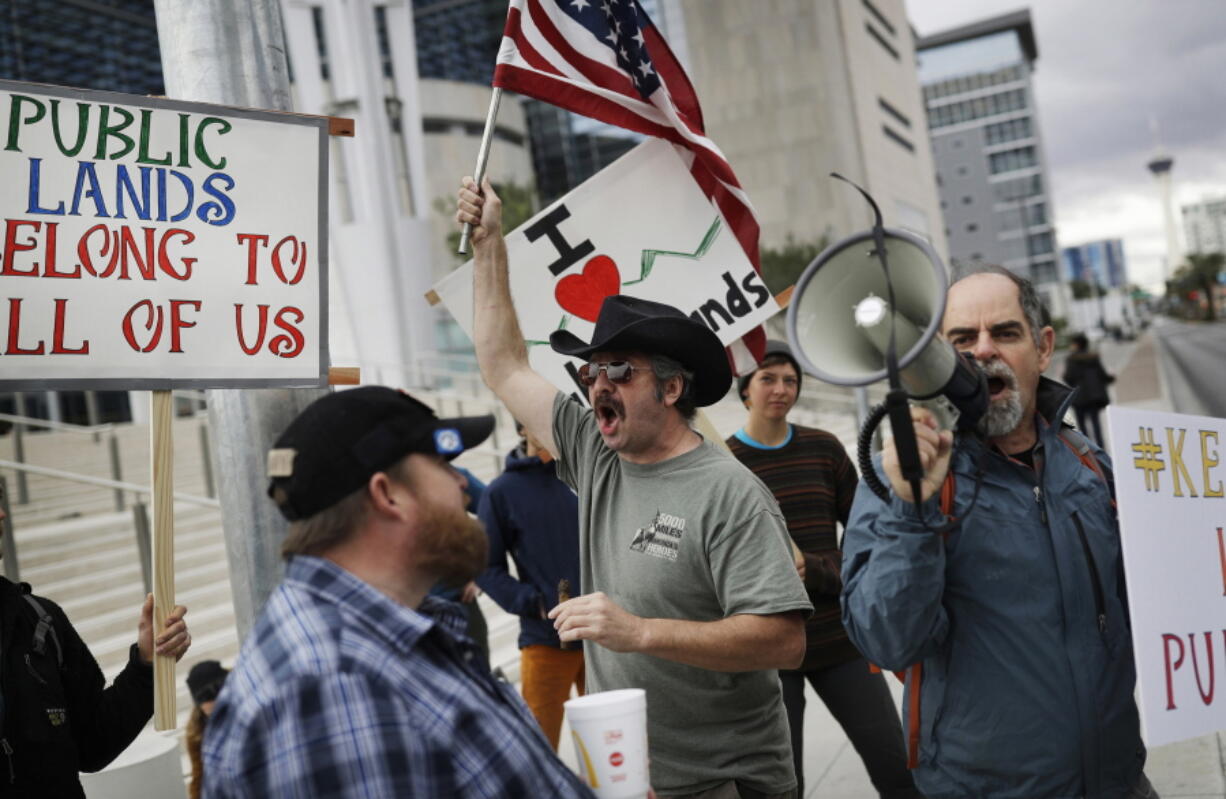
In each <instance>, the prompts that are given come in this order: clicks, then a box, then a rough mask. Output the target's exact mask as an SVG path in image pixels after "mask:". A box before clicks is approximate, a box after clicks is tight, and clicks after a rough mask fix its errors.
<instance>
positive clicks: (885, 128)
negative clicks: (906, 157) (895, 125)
mask: <svg viewBox="0 0 1226 799" xmlns="http://www.w3.org/2000/svg"><path fill="white" fill-rule="evenodd" d="M881 132H882V133H884V134H885V137H886V138H887V139H889V140H890V141H892V142H894V143H895V144H897V145H898V146H899V147H902V148H903V149H904V150H906V151H907V152H909V153H913V152H915V145H914V144H912V143H911V142H910V141H908V140H907V139H906V138H904V137H903V136H902V135H901V134H899V133H897V132H895V131H894V130H893V129H891V128H890V126H889V125H882V126H881Z"/></svg>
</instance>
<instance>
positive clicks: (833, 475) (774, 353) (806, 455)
mask: <svg viewBox="0 0 1226 799" xmlns="http://www.w3.org/2000/svg"><path fill="white" fill-rule="evenodd" d="M801 377H802V374H801V371H800V364H798V363H797V362H796V358H795V357H793V355H792V352H791V350H790V349H788V346H787V345H786V344H784V343H783V342H779V341H768V342H767V343H766V354H765V356H764V357H763V358H762V363H761V364H759V365H758V368H757V369H756V370H755V371H753V372H751V373H749V374H748V375H745V376H743V377H741V378H740V379H739V380H738V383H737V389H738V391H739V392H740V395H741V400H742V401H743V402H744V403H745V407H746V408H748V409H749V418H748V419H747V420H746V422H745V426H744V427H742V428H741V429H740V430H738V431H737V432H736V433H735V434H734V435H733V436H732V437H730V438H729V439H728V447H729V448H730V449H731V450H732V454H733V455H735V456H736V458H737V460H739V461H740V462H741V463H743V464H745V465H746V466H748V467H749V469H750V470H751V471H752V472H753V473H754V474H756V475H757V476H758V478H759V479H761V480H762V482H763V483H766V487H767V488H769V489H770V490H771V493H773V494H774V495H775V499H776V500H777V501H778V502H779V508H780V510H782V511H783V516H784V519H785V520H786V521H787V525H788V533H789V534H790V535H791V536H792V541H793V543H795V544H796V546H797V547H799V548H800V551H801V553H802V554H803V556H804V559H805V570H804V574H803V579H804V583H805V589H806V590H807V591H808V592H809V601H810V602H812V603H813V615H812V616H810V617H809V619H808V620H807V621H806V622H805V641H806V646H805V659H804V661H803V662H802V663H801V664H800V668H798V669H780V670H779V680H780V683H781V684H782V687H783V704H784V707H785V708H787V714H788V724H789V726H790V728H791V734H792V761H793V763H794V764H795V766H796V780H797V782H798V783H799V789H798V793H799V795H800V796H804V795H805V794H804V787H805V777H804V723H805V683H806V682H808V683H809V684H810V685H812V686H813V690H814V691H816V692H817V695H818V697H819V698H820V699H821V700H822V702H824V703H825V705H826V707H827V708H828V709H829V710H830V713H831V715H833V716H834V719H835V721H837V722H838V723H839V725H840V726H842V728H843V730H844V732H846V733H847V737H848V739H849V740H850V741H851V744H852V746H854V747H855V749H856V753H857V754H859V755H860V759H861V760H863V761H864V767H865V768H866V769H867V770H868V776H869V779H871V780H872V782H873V787H874V788H876V789H877V792H878V794H880V795H881V796H883V797H887V798H890V799H892V798H893V797H917V796H919V793H918V792H917V791H916V790H915V783H914V781H913V780H912V779H911V774H910V772H909V771H907V754H906V750H905V748H904V746H903V737H902V724H901V722H900V721H899V720H898V710H897V708H895V707H894V699H893V697H892V696H890V689H889V687H888V686H887V685H886V681H885V677H884V676H883V675H882V674H881V673H880V672H878V673H872V672H871V671H870V669H869V665H868V661H866V660H865V659H864V656H863V655H861V654H860V652H859V651H858V650H857V649H856V647H855V646H854V645H853V644H852V643H851V641H850V640H848V638H847V631H846V630H844V629H843V621H842V618H841V612H840V609H839V592H840V591H842V589H843V579H842V577H841V576H840V574H839V572H840V569H841V567H842V562H843V556H842V552H841V551H840V549H839V538H838V526H839V524H840V523H842V524H843V525H846V524H847V517H848V515H849V514H850V512H851V503H852V499H853V498H854V497H855V494H856V485H857V482H858V481H857V479H856V467H855V466H853V465H852V463H851V459H850V458H848V457H847V452H846V450H844V449H843V445H842V444H841V443H839V440H838V439H837V438H835V437H834V436H833V435H831V434H830V433H828V432H826V431H825V430H818V429H815V428H810V427H801V426H800V425H797V424H792V423H790V422H789V421H788V413H789V412H790V411H791V410H792V406H794V405H795V404H796V400H797V399H798V398H799V397H800V381H801Z"/></svg>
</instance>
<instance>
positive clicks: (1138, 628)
mask: <svg viewBox="0 0 1226 799" xmlns="http://www.w3.org/2000/svg"><path fill="white" fill-rule="evenodd" d="M1107 421H1108V425H1109V427H1110V430H1111V445H1112V452H1113V453H1114V457H1113V461H1114V464H1113V465H1114V467H1115V491H1116V501H1117V502H1118V503H1119V516H1120V537H1121V540H1122V543H1123V547H1124V572H1125V574H1126V576H1127V581H1128V607H1129V616H1130V617H1131V619H1132V645H1133V651H1134V653H1135V656H1136V663H1137V686H1138V689H1139V691H1138V694H1139V696H1138V699H1139V704H1140V709H1141V722H1142V728H1143V730H1144V732H1145V739H1146V741H1147V743H1149V745H1150V746H1160V745H1162V744H1167V743H1173V742H1175V741H1179V740H1183V739H1185V738H1192V737H1195V736H1199V735H1204V734H1206V733H1210V732H1215V731H1218V730H1226V532H1224V530H1226V464H1224V463H1223V461H1224V458H1223V452H1222V446H1223V443H1226V419H1216V418H1212V417H1208V416H1186V415H1183V414H1174V413H1162V412H1159V411H1146V410H1138V409H1134V408H1119V407H1116V406H1114V405H1112V406H1110V407H1109V408H1108V409H1107ZM1121 656H1126V653H1125V654H1123V655H1121Z"/></svg>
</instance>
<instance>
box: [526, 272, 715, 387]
mask: <svg viewBox="0 0 1226 799" xmlns="http://www.w3.org/2000/svg"><path fill="white" fill-rule="evenodd" d="M549 346H551V347H553V349H554V352H559V353H561V354H563V355H569V356H571V357H573V358H582V359H584V360H587V359H589V358H591V357H592V354H593V353H596V352H642V353H645V354H647V355H667V356H668V357H669V358H672V359H673V360H675V361H677V362H678V363H680V364H681V365H682V366H684V367H685V368H686V369H689V370H690V371H691V372H693V373H694V381H693V386H692V387H691V393H690V396H691V397H692V398H693V400H694V404H695V405H697V406H699V407H701V406H704V405H713V404H715V403H716V402H719V400H720V399H722V398H723V396H724V394H725V393H727V391H728V383H729V381H731V380H732V369H731V368H730V367H729V365H728V356H727V354H726V353H725V352H724V345H723V344H721V343H720V341H719V337H718V336H716V335H715V334H714V333H713V332H711V329H710V328H709V327H707V326H706V325H704V324H703V323H701V322H695V321H694V320H693V319H691V318H690V317H688V316H686V315H685V314H683V313H682V312H681V311H679V310H677V309H676V308H674V307H673V306H671V305H665V304H664V303H660V302H652V301H651V300H642V299H639V298H638V297H628V296H626V295H625V294H615V295H613V296H611V297H605V300H604V303H603V304H602V305H601V306H600V316H598V317H596V329H595V330H593V331H592V342H591V343H590V344H588V343H587V342H584V341H583V340H581V339H580V338H579V337H578V336H576V335H575V334H574V333H571V332H570V331H569V330H555V331H553V333H551V334H549Z"/></svg>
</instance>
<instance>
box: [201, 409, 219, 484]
mask: <svg viewBox="0 0 1226 799" xmlns="http://www.w3.org/2000/svg"><path fill="white" fill-rule="evenodd" d="M199 430H200V466H201V469H202V470H203V471H204V495H205V496H206V497H216V496H217V487H216V486H214V485H213V458H212V456H211V455H210V454H209V426H208V425H207V424H202V425H200V428H199Z"/></svg>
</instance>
